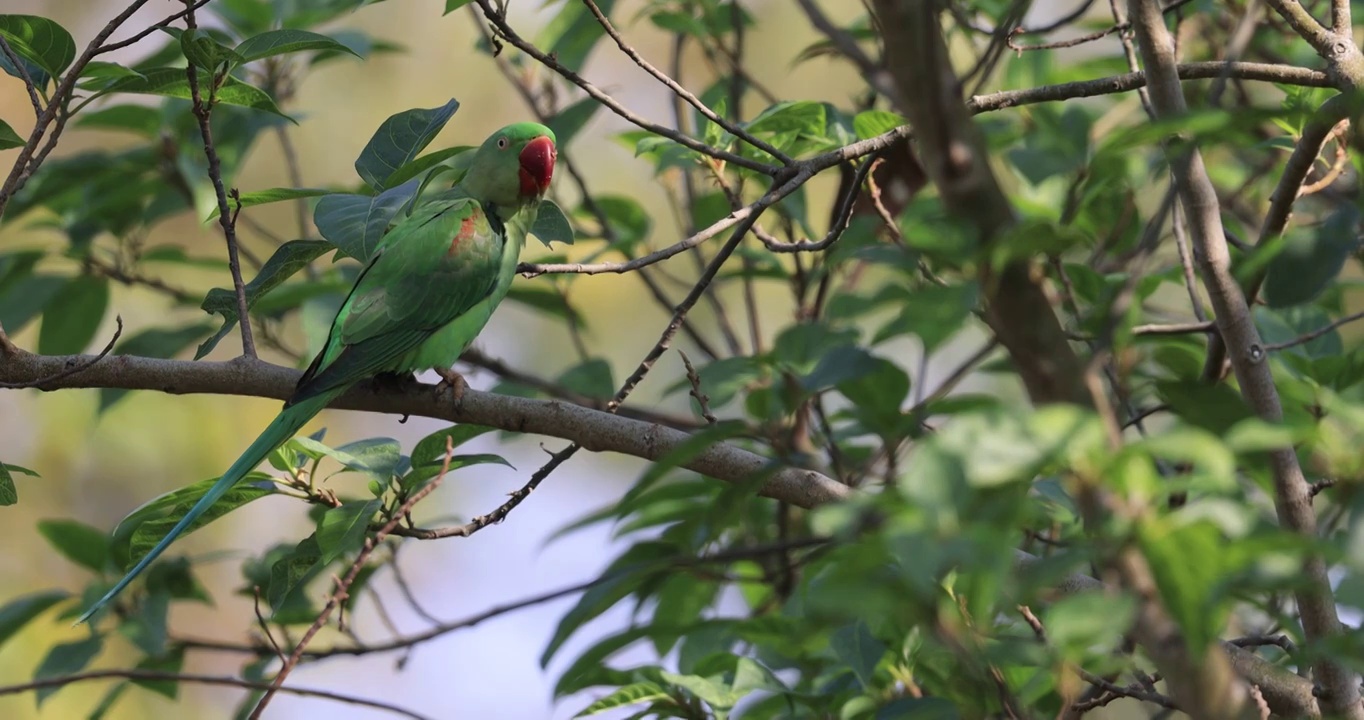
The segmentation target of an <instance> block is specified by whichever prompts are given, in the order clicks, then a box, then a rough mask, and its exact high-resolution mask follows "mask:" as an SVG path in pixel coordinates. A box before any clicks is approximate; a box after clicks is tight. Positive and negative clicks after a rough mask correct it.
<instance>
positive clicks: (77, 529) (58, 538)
mask: <svg viewBox="0 0 1364 720" xmlns="http://www.w3.org/2000/svg"><path fill="white" fill-rule="evenodd" d="M38 532H39V533H41V534H42V536H43V537H45V538H47V542H48V543H49V544H50V545H52V547H54V548H56V550H57V552H59V553H61V554H62V555H63V556H64V557H66V559H67V560H70V561H71V562H73V563H76V564H77V565H80V566H81V567H84V568H87V569H89V570H93V571H95V572H102V571H103V570H104V567H105V565H107V564H108V563H109V536H108V535H107V534H105V533H103V532H101V531H99V530H97V529H95V528H93V527H90V526H89V525H86V524H85V523H83V522H78V521H76V520H39V521H38Z"/></svg>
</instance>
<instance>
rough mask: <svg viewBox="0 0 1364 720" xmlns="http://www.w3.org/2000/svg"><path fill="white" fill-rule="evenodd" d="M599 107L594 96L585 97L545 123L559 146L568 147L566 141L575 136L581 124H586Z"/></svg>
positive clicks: (580, 128)
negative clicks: (552, 132)
mask: <svg viewBox="0 0 1364 720" xmlns="http://www.w3.org/2000/svg"><path fill="white" fill-rule="evenodd" d="M599 108H601V103H599V102H597V100H596V99H595V98H592V97H585V98H583V99H582V100H579V101H578V102H575V103H573V104H572V105H569V106H568V107H566V108H564V109H563V110H560V111H559V113H558V114H557V115H555V116H554V117H552V118H550V119H549V122H548V123H547V125H548V126H549V129H550V130H552V131H554V139H555V140H557V141H558V144H559V147H561V148H566V147H568V143H569V142H570V141H572V140H573V138H574V137H575V136H577V134H578V133H579V131H581V130H582V129H583V126H585V125H587V122H588V121H589V120H591V119H592V116H593V115H594V114H596V112H597V110H598V109H599Z"/></svg>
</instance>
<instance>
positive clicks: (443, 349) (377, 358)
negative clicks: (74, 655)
mask: <svg viewBox="0 0 1364 720" xmlns="http://www.w3.org/2000/svg"><path fill="white" fill-rule="evenodd" d="M557 156H558V152H557V150H556V148H555V138H554V133H553V131H551V130H550V129H549V128H547V127H545V126H543V125H539V124H536V123H516V124H513V125H508V126H506V127H504V128H502V129H501V130H498V131H497V132H495V133H493V135H492V136H491V137H489V138H488V139H487V140H485V141H484V142H483V144H482V145H481V146H480V147H479V148H478V150H476V151H475V152H474V156H473V161H472V162H471V163H470V165H469V169H468V172H467V173H466V174H465V176H464V179H463V180H462V181H461V182H460V183H459V184H458V185H456V186H455V188H453V189H452V190H451V191H447V192H445V193H442V195H441V196H440V197H439V198H438V199H437V200H435V201H433V202H430V203H427V204H425V205H423V206H421V207H420V208H418V209H417V210H416V211H414V212H413V213H412V215H410V216H409V217H407V218H405V219H404V220H402V221H401V222H399V223H398V224H397V225H396V226H395V227H394V228H393V229H392V230H391V231H390V232H389V233H388V234H387V235H386V236H384V238H383V240H382V241H381V242H380V244H379V247H378V248H377V249H376V251H375V254H374V257H373V258H372V259H371V260H370V261H369V264H368V265H367V266H366V267H365V268H364V270H363V271H362V272H361V273H360V276H359V277H358V278H356V281H355V286H354V287H353V288H351V291H350V294H349V295H348V296H347V297H346V300H345V302H343V303H342V304H341V308H340V309H339V310H338V311H337V313H336V318H335V319H333V320H332V324H331V331H330V333H329V334H328V336H327V341H326V344H325V345H324V346H323V347H322V350H321V352H319V353H318V354H317V357H316V358H314V359H313V362H312V364H311V365H309V366H308V369H307V371H305V372H304V373H303V376H302V377H301V378H299V381H298V386H297V387H296V388H295V389H294V394H293V396H292V397H290V398H289V400H288V401H286V402H285V403H284V409H283V410H282V411H281V412H280V414H279V416H277V417H276V418H275V420H274V421H273V422H271V423H270V425H269V426H267V427H266V428H265V430H264V431H263V432H262V433H261V434H260V437H258V438H256V441H255V442H253V443H251V446H250V447H248V448H247V449H246V452H244V453H242V456H241V457H240V458H237V461H236V462H235V463H233V464H232V466H231V467H229V468H228V469H227V472H225V473H223V475H222V477H221V478H219V479H218V481H217V482H216V483H214V485H213V487H212V488H210V489H209V491H208V492H207V493H206V494H205V495H204V496H203V498H201V499H200V500H199V501H198V502H197V503H195V504H194V506H193V507H192V508H190V510H189V512H188V513H186V514H185V516H184V517H183V518H181V519H180V521H179V522H178V523H176V525H175V527H173V528H171V531H170V532H169V533H167V534H166V536H165V537H164V538H162V539H161V542H159V543H157V545H156V547H154V548H152V550H151V552H149V553H147V554H146V555H145V556H143V557H142V559H141V560H139V561H138V562H137V564H136V565H134V566H133V569H132V570H130V571H128V574H127V575H124V576H123V579H122V580H119V581H118V584H117V585H114V587H113V589H111V590H110V591H109V592H107V593H105V595H104V597H102V598H100V600H99V602H96V603H95V604H94V605H92V606H91V607H90V609H89V610H86V611H85V614H84V615H81V617H80V619H79V620H77V621H76V622H77V624H80V623H82V622H85V621H86V620H88V619H89V618H90V616H91V615H93V614H95V613H96V612H98V611H99V609H100V608H102V607H104V606H105V605H106V604H108V603H109V601H110V600H112V599H113V598H114V597H115V596H116V595H118V594H119V593H120V592H121V591H122V590H123V589H124V588H125V587H127V586H128V583H130V582H132V581H133V579H134V578H136V577H137V576H138V575H139V574H141V573H142V571H143V570H146V569H147V566H148V565H150V564H151V563H152V562H153V561H154V560H156V558H157V557H158V556H160V555H161V553H163V552H165V550H166V548H167V547H169V546H170V544H171V543H173V542H175V539H176V538H177V537H179V536H180V535H181V533H183V532H185V530H186V529H187V528H189V527H190V526H191V525H192V524H193V523H194V521H195V520H197V519H198V518H199V517H200V516H201V515H203V514H204V512H205V511H207V510H208V509H209V508H210V507H212V506H213V503H215V502H217V500H218V499H219V498H221V497H222V496H223V494H224V493H226V492H227V491H228V490H229V489H231V488H232V486H233V485H235V484H236V483H237V482H238V481H240V480H241V479H242V478H243V477H245V476H246V474H247V473H249V472H251V471H252V470H253V469H255V467H256V466H257V465H259V464H260V462H261V461H262V460H264V459H265V458H266V456H268V455H269V454H270V453H271V452H273V451H274V450H275V448H277V447H279V446H280V445H282V444H284V443H285V442H286V441H287V440H289V438H291V437H293V436H294V433H296V432H298V431H299V430H300V429H301V428H302V427H303V426H304V424H306V423H307V422H308V421H309V420H311V419H312V417H313V416H314V415H317V413H318V412H320V411H321V410H322V409H323V408H325V407H327V405H328V404H329V403H331V401H332V400H334V399H336V398H337V397H338V396H340V395H341V394H343V393H345V392H346V391H347V390H349V389H350V388H351V387H352V386H353V385H355V384H357V383H359V382H361V381H364V380H367V379H370V378H374V377H376V376H379V375H388V374H393V375H410V374H411V373H413V372H420V371H423V370H427V369H435V370H437V372H440V373H441V374H442V377H444V378H445V379H446V382H448V383H451V384H452V385H453V386H454V389H455V391H456V393H459V392H460V391H462V389H463V386H462V380H460V379H459V378H458V376H457V375H454V374H453V373H451V372H449V368H450V366H451V365H453V364H454V363H455V361H456V360H457V359H459V356H460V354H461V353H463V352H464V350H465V349H466V348H467V347H468V346H469V343H470V342H472V341H473V339H474V336H476V335H478V333H479V331H480V330H482V329H483V326H484V325H485V324H487V322H488V318H489V317H491V316H492V313H493V309H494V308H496V307H497V305H498V303H500V302H501V301H502V298H504V297H506V295H507V290H508V289H509V288H510V287H511V282H512V278H513V277H514V276H515V274H516V265H517V260H518V257H519V256H520V254H521V248H522V247H523V246H524V245H525V241H526V235H527V233H528V232H529V231H530V228H531V225H532V224H533V223H534V222H535V217H536V213H537V211H538V209H539V205H540V200H541V198H543V197H544V195H545V192H546V190H548V189H549V183H550V179H551V178H552V177H553V174H554V161H555V159H556V158H557Z"/></svg>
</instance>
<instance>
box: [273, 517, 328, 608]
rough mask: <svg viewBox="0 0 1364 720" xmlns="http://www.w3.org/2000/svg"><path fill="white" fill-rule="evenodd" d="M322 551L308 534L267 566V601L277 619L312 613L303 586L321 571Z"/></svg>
mask: <svg viewBox="0 0 1364 720" xmlns="http://www.w3.org/2000/svg"><path fill="white" fill-rule="evenodd" d="M321 560H322V551H321V550H320V549H319V548H318V545H317V539H316V537H315V536H313V535H309V536H308V537H306V538H304V539H303V540H302V541H300V542H299V543H298V545H296V546H295V547H294V548H293V549H292V550H291V551H290V552H288V553H287V554H285V555H284V556H283V557H280V558H279V559H278V560H276V561H275V562H274V564H273V565H271V566H270V582H269V585H268V586H267V587H266V589H265V598H266V601H267V602H269V603H270V607H271V608H273V609H274V611H275V621H276V622H292V621H297V620H298V619H299V618H308V619H311V618H310V617H308V616H309V615H312V614H313V613H312V612H311V607H310V606H311V603H310V601H309V600H308V597H307V593H305V592H304V591H303V589H304V588H305V587H306V586H307V584H308V583H309V582H310V581H311V580H312V579H313V578H315V577H317V575H318V573H320V572H321V571H322V569H323V568H324V567H326V565H325V564H323V563H322V562H321Z"/></svg>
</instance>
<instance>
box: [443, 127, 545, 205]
mask: <svg viewBox="0 0 1364 720" xmlns="http://www.w3.org/2000/svg"><path fill="white" fill-rule="evenodd" d="M558 156H559V151H558V149H557V148H556V147H555V146H554V131H553V130H550V129H549V128H547V127H545V126H544V125H541V124H539V123H531V122H524V123H515V124H512V125H508V126H506V127H504V128H502V129H501V130H498V131H497V132H495V133H493V134H492V135H490V136H489V137H488V139H487V140H484V141H483V144H482V145H481V146H479V148H478V150H477V151H475V153H474V160H473V163H472V164H471V166H470V167H469V173H468V174H467V175H466V176H465V177H466V180H465V181H464V184H465V185H466V186H467V187H469V189H470V191H471V192H472V193H473V194H475V195H476V196H478V197H480V198H482V199H484V200H488V201H491V202H492V203H494V204H497V205H500V206H503V207H515V206H517V205H521V204H524V203H529V202H538V201H539V200H540V199H541V198H543V197H544V196H545V192H546V191H548V190H549V181H550V180H551V179H553V178H554V160H555V159H556V158H557V157H558Z"/></svg>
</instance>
